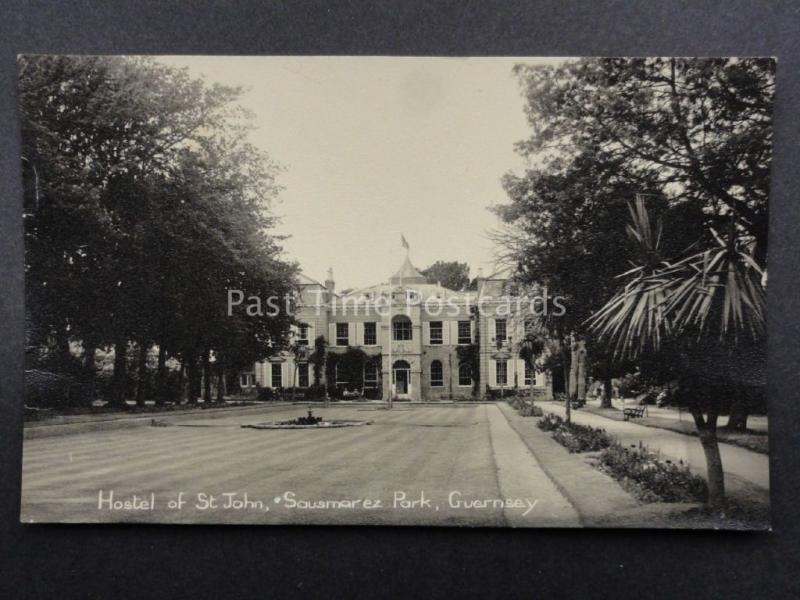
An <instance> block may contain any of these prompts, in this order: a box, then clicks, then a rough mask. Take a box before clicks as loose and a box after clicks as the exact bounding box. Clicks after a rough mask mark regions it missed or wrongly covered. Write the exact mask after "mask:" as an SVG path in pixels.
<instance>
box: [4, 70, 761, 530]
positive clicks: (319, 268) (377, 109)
mask: <svg viewBox="0 0 800 600" xmlns="http://www.w3.org/2000/svg"><path fill="white" fill-rule="evenodd" d="M775 70H776V63H775V61H774V60H773V59H770V58H758V57H756V58H737V57H731V58H672V57H652V58H553V57H549V58H535V57H510V58H509V57H473V58H433V57H427V58H426V57H330V56H329V57H234V56H227V57H222V56H147V57H145V56H42V55H23V56H20V57H18V73H19V85H18V90H19V114H20V128H21V136H22V137H21V139H22V156H21V168H22V174H23V184H24V185H23V188H24V223H25V244H26V246H25V249H26V254H25V273H26V316H27V319H26V323H27V328H26V333H27V337H26V355H25V382H26V393H25V399H24V401H25V429H24V448H23V465H22V499H21V515H20V519H21V521H22V522H24V523H43V522H46V523H97V522H108V523H111V522H144V523H183V524H188V523H216V524H243V523H247V524H265V525H267V524H317V525H319V524H322V525H342V524H347V525H428V526H472V527H564V528H567V527H570V528H572V527H647V528H662V529H663V528H724V529H767V528H769V527H770V510H769V468H768V462H769V461H768V430H769V418H768V413H767V400H766V393H765V388H766V382H765V339H766V331H765V321H766V315H765V294H766V285H767V254H768V252H767V222H768V209H767V207H768V198H769V190H770V162H771V157H772V105H773V96H774V92H775Z"/></svg>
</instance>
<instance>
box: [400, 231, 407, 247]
mask: <svg viewBox="0 0 800 600" xmlns="http://www.w3.org/2000/svg"><path fill="white" fill-rule="evenodd" d="M400 245H401V246H402V247H403V248H405V249H406V250H408V242H407V241H406V236H404V235H403V234H402V233H401V234H400Z"/></svg>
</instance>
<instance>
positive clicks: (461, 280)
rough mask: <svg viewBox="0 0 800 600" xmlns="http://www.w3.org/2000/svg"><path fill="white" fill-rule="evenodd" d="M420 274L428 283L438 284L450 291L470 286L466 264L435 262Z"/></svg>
mask: <svg viewBox="0 0 800 600" xmlns="http://www.w3.org/2000/svg"><path fill="white" fill-rule="evenodd" d="M421 273H422V274H423V275H425V277H426V278H427V280H428V283H434V284H435V283H439V284H441V285H443V286H444V287H446V288H449V289H451V290H456V291H458V290H463V289H466V288H467V287H468V286H469V284H470V280H469V265H468V264H467V263H460V262H457V261H444V260H437V261H436V262H435V263H433V264H432V265H430V266H429V267H428V268H427V269H423V270H422V271H421Z"/></svg>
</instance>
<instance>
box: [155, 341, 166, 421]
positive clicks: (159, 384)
mask: <svg viewBox="0 0 800 600" xmlns="http://www.w3.org/2000/svg"><path fill="white" fill-rule="evenodd" d="M157 369H158V370H157V373H156V388H157V389H156V404H157V405H158V406H163V405H164V404H166V402H167V351H166V349H165V348H164V344H159V345H158V367H157Z"/></svg>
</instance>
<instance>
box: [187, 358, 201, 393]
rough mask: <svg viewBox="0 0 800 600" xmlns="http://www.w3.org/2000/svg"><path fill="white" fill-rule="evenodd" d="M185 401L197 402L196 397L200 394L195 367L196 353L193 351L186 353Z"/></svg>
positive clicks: (198, 374) (197, 371) (198, 376)
mask: <svg viewBox="0 0 800 600" xmlns="http://www.w3.org/2000/svg"><path fill="white" fill-rule="evenodd" d="M186 378H187V380H188V382H187V386H186V402H187V403H189V404H197V397H198V396H199V395H200V394H199V391H200V381H199V379H200V372H199V369H198V368H197V355H196V354H195V352H194V351H191V352H187V353H186Z"/></svg>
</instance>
